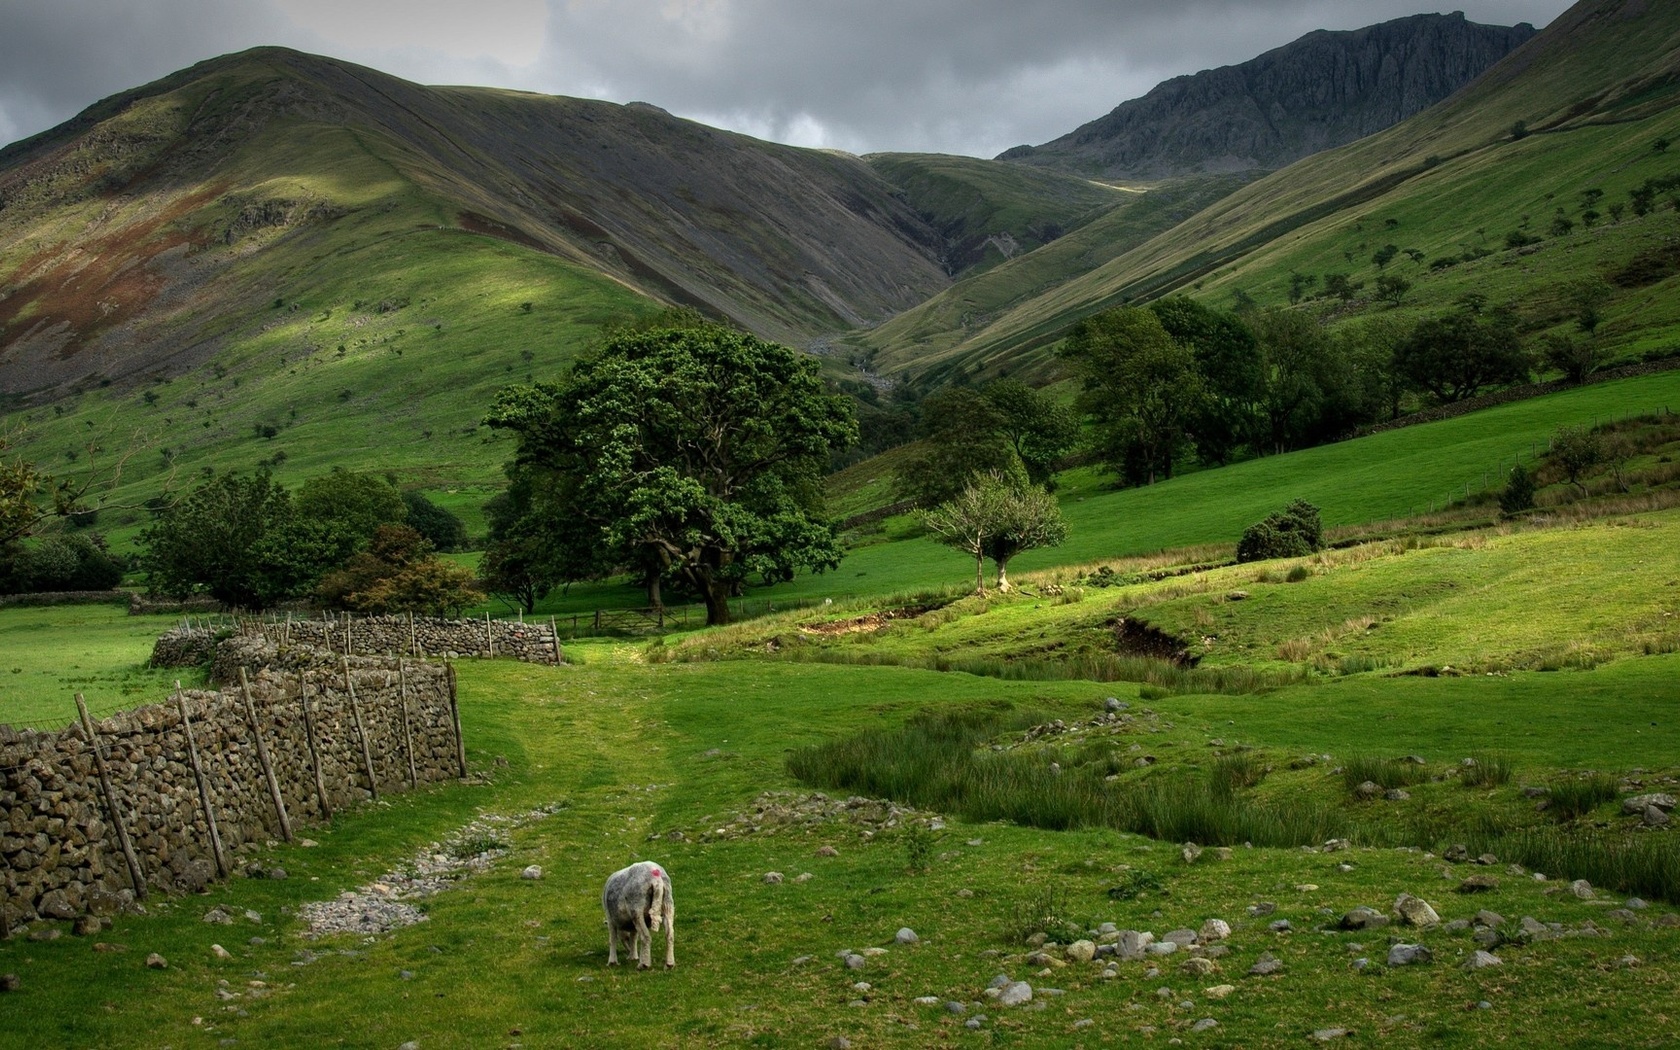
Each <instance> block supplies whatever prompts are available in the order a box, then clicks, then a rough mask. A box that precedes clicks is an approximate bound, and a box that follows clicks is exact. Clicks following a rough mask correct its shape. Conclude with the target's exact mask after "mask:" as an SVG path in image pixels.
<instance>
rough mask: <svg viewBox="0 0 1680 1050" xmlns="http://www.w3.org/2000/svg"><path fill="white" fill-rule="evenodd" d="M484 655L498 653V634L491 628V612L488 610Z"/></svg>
mask: <svg viewBox="0 0 1680 1050" xmlns="http://www.w3.org/2000/svg"><path fill="white" fill-rule="evenodd" d="M484 655H485V656H487V657H488V656H495V655H496V635H495V633H494V632H493V631H491V629H490V613H489V611H488V610H487V611H486V612H485V613H484Z"/></svg>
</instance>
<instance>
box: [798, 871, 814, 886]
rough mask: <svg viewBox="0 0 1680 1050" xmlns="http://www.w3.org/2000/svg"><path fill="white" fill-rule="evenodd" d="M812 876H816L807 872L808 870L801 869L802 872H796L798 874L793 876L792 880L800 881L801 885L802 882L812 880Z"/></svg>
mask: <svg viewBox="0 0 1680 1050" xmlns="http://www.w3.org/2000/svg"><path fill="white" fill-rule="evenodd" d="M814 878H816V876H815V875H812V874H811V873H810V872H808V871H802V872H800V873H799V874H798V876H796V877H795V878H794V880H793V881H794V882H797V883H800V884H801V885H803V884H804V883H807V882H810V881H811V880H812V879H814Z"/></svg>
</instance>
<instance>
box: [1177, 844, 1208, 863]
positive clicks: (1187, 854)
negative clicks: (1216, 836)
mask: <svg viewBox="0 0 1680 1050" xmlns="http://www.w3.org/2000/svg"><path fill="white" fill-rule="evenodd" d="M1178 855H1179V856H1181V857H1183V858H1184V863H1186V864H1194V863H1196V861H1197V860H1198V859H1200V858H1201V855H1202V847H1200V846H1198V845H1196V844H1195V843H1194V842H1186V843H1185V844H1184V846H1183V848H1181V849H1180V850H1179V851H1178Z"/></svg>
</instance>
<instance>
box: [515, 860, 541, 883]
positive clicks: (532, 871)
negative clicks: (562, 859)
mask: <svg viewBox="0 0 1680 1050" xmlns="http://www.w3.org/2000/svg"><path fill="white" fill-rule="evenodd" d="M519 877H520V878H522V879H540V878H542V877H543V870H542V865H540V864H532V865H529V866H527V867H526V868H525V870H524V871H522V872H520V873H519Z"/></svg>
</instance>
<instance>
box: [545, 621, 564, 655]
mask: <svg viewBox="0 0 1680 1050" xmlns="http://www.w3.org/2000/svg"><path fill="white" fill-rule="evenodd" d="M548 634H549V641H551V642H553V643H554V662H555V663H557V664H563V663H565V662H566V658H565V657H564V656H562V655H561V653H560V625H559V624H557V623H555V622H554V617H552V616H550V617H549V618H548Z"/></svg>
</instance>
